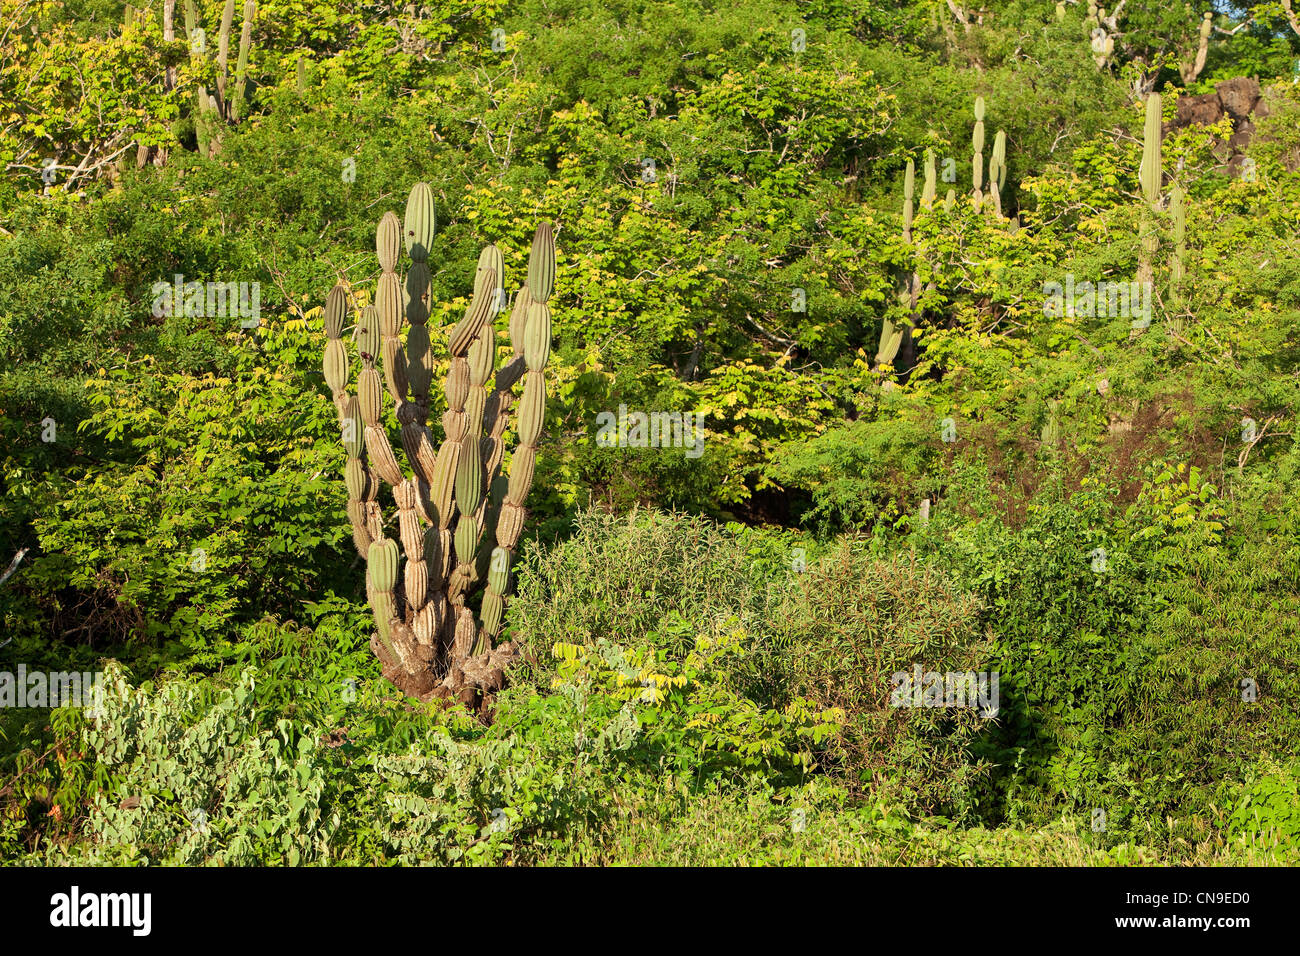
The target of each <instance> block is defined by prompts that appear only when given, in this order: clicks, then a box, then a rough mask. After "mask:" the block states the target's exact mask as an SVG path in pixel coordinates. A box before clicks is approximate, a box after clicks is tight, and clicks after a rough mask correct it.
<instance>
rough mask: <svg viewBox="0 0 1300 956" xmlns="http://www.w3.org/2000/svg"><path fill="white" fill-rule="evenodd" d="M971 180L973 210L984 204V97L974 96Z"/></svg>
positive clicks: (977, 210) (977, 209)
mask: <svg viewBox="0 0 1300 956" xmlns="http://www.w3.org/2000/svg"><path fill="white" fill-rule="evenodd" d="M971 148H972V151H973V154H972V156H971V181H972V182H973V183H974V185H975V192H974V195H973V201H974V204H975V211H976V212H979V210H980V207H981V206H983V205H984V97H982V96H977V97H975V130H974V132H973V133H972V134H971Z"/></svg>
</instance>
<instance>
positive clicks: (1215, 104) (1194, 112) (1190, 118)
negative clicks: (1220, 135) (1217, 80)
mask: <svg viewBox="0 0 1300 956" xmlns="http://www.w3.org/2000/svg"><path fill="white" fill-rule="evenodd" d="M1222 115H1223V106H1222V104H1221V103H1220V102H1219V97H1218V96H1217V95H1216V94H1214V93H1202V94H1200V95H1199V96H1180V97H1179V98H1178V115H1177V117H1176V118H1175V120H1174V122H1173V125H1174V126H1176V127H1178V128H1180V129H1181V128H1182V127H1184V126H1193V125H1195V126H1209V125H1210V124H1211V123H1217V122H1218V121H1219V117H1220V116H1222Z"/></svg>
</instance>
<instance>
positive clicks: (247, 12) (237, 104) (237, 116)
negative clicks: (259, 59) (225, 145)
mask: <svg viewBox="0 0 1300 956" xmlns="http://www.w3.org/2000/svg"><path fill="white" fill-rule="evenodd" d="M256 15H257V4H256V3H255V2H254V0H246V2H245V3H244V20H243V23H242V25H241V26H240V31H239V59H238V61H236V63H235V89H234V91H233V92H232V94H231V97H230V119H231V121H232V122H235V123H237V122H239V121H240V120H241V119H242V118H243V115H244V105H245V101H246V98H247V96H248V87H247V84H248V53H249V50H250V49H251V48H252V46H253V18H254V17H255V16H256Z"/></svg>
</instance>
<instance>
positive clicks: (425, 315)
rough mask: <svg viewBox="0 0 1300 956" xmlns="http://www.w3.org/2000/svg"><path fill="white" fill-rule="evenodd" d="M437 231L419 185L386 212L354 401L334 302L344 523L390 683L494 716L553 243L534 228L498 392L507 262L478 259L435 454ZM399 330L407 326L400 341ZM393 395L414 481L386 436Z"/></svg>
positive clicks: (332, 348)
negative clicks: (404, 261) (519, 387)
mask: <svg viewBox="0 0 1300 956" xmlns="http://www.w3.org/2000/svg"><path fill="white" fill-rule="evenodd" d="M436 228H437V226H436V216H435V212H434V204H433V193H432V191H431V190H430V189H429V187H428V186H427V185H426V184H424V183H420V184H418V185H416V186H415V188H414V189H412V190H411V194H410V197H409V199H408V201H407V204H406V213H405V221H404V222H402V221H399V220H398V218H397V216H396V215H395V214H394V213H392V212H388V213H385V215H384V217H383V218H382V219H381V220H380V222H379V228H378V230H377V233H376V237H375V250H376V253H377V256H378V260H379V268H380V276H379V281H378V285H377V287H376V290H375V297H374V305H372V306H367V307H366V308H365V309H363V310H362V311H361V312H360V314H359V315H358V316H357V319H356V328H355V332H354V339H355V345H356V350H357V353H358V358H359V360H360V366H361V370H360V373H359V375H358V377H357V384H356V389H357V393H356V394H355V395H352V394H349V392H348V385H349V381H350V374H349V373H350V367H351V365H352V362H351V360H350V358H349V356H348V352H347V348H346V346H345V345H344V342H343V339H342V334H343V326H344V324H345V319H346V316H347V314H348V312H349V311H350V309H349V305H348V291H347V288H346V287H345V286H344V285H343V284H341V283H340V284H339V285H336V286H335V287H334V289H333V290H332V291H331V292H330V294H329V297H328V298H327V299H326V303H325V332H326V335H327V337H328V339H329V341H328V343H327V345H326V349H325V379H326V383H327V384H328V386H329V388H330V391H331V393H332V394H333V397H334V403H335V407H336V409H337V410H338V415H339V421H340V423H341V426H342V429H343V442H344V448H345V451H346V453H347V463H346V466H345V477H346V480H347V490H348V509H347V510H348V518H349V521H350V522H351V524H352V537H353V542H354V544H355V545H356V548H357V552H358V553H359V554H361V555H362V556H363V557H364V558H365V559H366V564H367V575H366V590H367V595H368V597H369V600H370V604H371V608H372V610H373V612H374V616H375V628H376V632H375V634H374V636H373V637H372V639H371V645H370V646H371V649H372V650H373V651H374V653H375V655H376V656H377V657H378V658H379V660H380V663H381V665H382V669H383V673H384V676H385V677H387V678H388V679H389V680H391V681H392V682H393V683H394V684H396V685H397V686H398V687H400V688H401V689H402V690H403V691H405V692H406V693H408V694H410V695H412V696H414V697H418V698H420V699H423V700H428V699H431V698H433V697H440V698H444V699H457V700H461V701H463V702H465V703H470V704H474V703H479V704H482V705H483V706H488V705H489V704H490V700H491V695H492V694H493V693H494V692H495V691H496V690H498V689H500V688H501V687H502V686H503V682H504V679H505V678H504V670H503V669H504V667H505V665H506V664H507V663H508V662H509V661H510V660H511V659H512V658H513V657H514V655H515V648H514V647H513V645H512V644H508V643H507V644H503V645H501V646H499V647H498V646H495V641H496V638H497V637H498V636H499V634H500V630H501V623H502V615H503V611H504V606H505V598H506V595H507V593H508V590H509V584H510V571H511V564H512V562H513V559H514V554H515V551H516V549H517V547H518V544H519V538H520V534H521V532H522V531H523V526H524V520H525V517H526V512H525V510H524V503H525V500H526V499H527V497H528V492H529V489H530V488H531V487H532V483H533V471H534V467H535V464H536V458H537V447H538V442H539V440H540V437H541V432H542V421H543V418H544V415H545V405H546V384H545V368H546V363H547V360H548V358H549V354H550V344H551V313H550V307H549V305H548V301H549V299H550V296H551V291H552V289H553V287H554V282H555V241H554V236H553V233H552V230H551V226H550V224H549V223H544V224H543V225H541V226H540V227H538V229H537V233H536V235H535V237H534V239H533V247H532V251H531V254H530V256H529V263H528V281H527V283H526V284H525V285H524V286H523V288H521V289H520V290H519V292H518V293H517V294H516V296H515V301H514V308H513V311H512V313H511V316H510V325H509V335H510V344H511V348H512V350H513V356H512V358H511V359H510V361H509V362H507V363H506V364H505V365H504V366H503V367H502V368H500V369H499V370H497V371H496V375H495V379H494V380H493V381H492V382H491V383H490V381H489V380H492V379H493V375H492V373H493V368H494V366H495V363H496V328H495V323H494V317H495V316H496V315H497V314H498V313H500V312H501V311H502V307H503V305H504V302H505V295H504V287H503V282H504V275H505V266H504V261H503V257H502V254H501V252H500V250H499V249H497V247H496V246H493V245H489V246H488V247H486V248H485V249H484V250H483V253H482V255H481V256H480V257H479V263H478V268H477V270H476V272H475V277H474V292H473V296H472V298H471V300H470V304H469V307H468V309H467V310H466V312H465V315H464V317H463V318H462V319H461V321H460V322H459V323H457V324H456V325H455V326H453V327H452V328H451V329H450V333H449V336H448V349H447V351H448V357H449V368H448V373H447V380H446V383H445V387H444V394H445V397H446V406H447V407H446V412H445V413H444V414H443V415H442V426H443V441H442V443H441V446H440V447H439V448H438V450H437V451H436V452H435V450H434V436H433V432H432V431H431V429H430V428H429V426H428V425H427V424H426V422H427V419H428V416H429V413H430V409H431V404H432V402H431V397H430V392H431V385H432V376H433V367H434V366H433V360H432V349H431V346H430V338H429V331H428V320H429V314H430V313H429V284H430V269H429V265H428V256H429V250H430V247H431V246H432V243H433V237H434V234H435V231H436ZM403 246H404V247H405V249H406V252H407V254H408V255H409V256H410V259H411V263H410V267H409V268H408V270H407V272H406V276H405V282H404V283H403V279H402V277H401V276H400V275H399V273H398V259H399V256H400V254H401V250H402V248H403ZM404 324H405V325H407V326H409V328H408V329H407V334H406V340H405V343H403V341H402V335H401V333H402V331H403V327H404ZM381 368H382V373H383V374H382V377H381V374H380V370H381ZM521 378H523V380H524V388H523V397H522V400H521V402H520V407H519V415H518V423H517V430H518V434H519V445H518V447H517V448H516V449H515V452H514V454H513V456H512V458H511V461H510V470H509V475H508V477H507V476H505V475H503V474H502V469H503V463H504V458H505V447H504V446H505V443H504V436H505V431H506V428H507V425H508V424H509V412H510V409H511V407H512V405H513V402H514V386H515V385H516V384H517V383H518V382H519V380H520V379H521ZM385 396H387V399H386V398H385ZM388 400H391V402H392V405H393V414H394V418H395V419H396V422H397V424H398V426H399V427H400V431H401V443H402V447H403V450H404V451H405V454H406V458H407V461H408V462H409V464H410V466H411V471H412V473H411V474H410V475H408V474H407V473H406V472H405V471H404V470H403V469H402V467H401V466H400V465H399V464H398V461H397V457H396V456H395V455H394V453H393V448H392V445H391V443H390V441H389V435H388V417H387V414H386V412H385V405H386V403H387V401H388ZM381 484H387V485H389V486H391V487H392V489H393V499H394V503H395V505H396V507H397V537H398V540H396V541H394V540H392V539H389V538H387V537H385V522H384V516H383V511H382V508H381V506H380V504H379V502H378V491H379V487H380V485H381ZM399 543H400V548H399ZM484 586H485V587H484ZM480 588H483V589H484V593H483V597H482V602H481V609H480V612H479V616H478V620H477V621H476V620H475V615H474V611H473V610H472V608H471V606H470V602H471V599H472V597H473V596H474V594H475V593H476V592H477V591H478V590H479V589H480Z"/></svg>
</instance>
